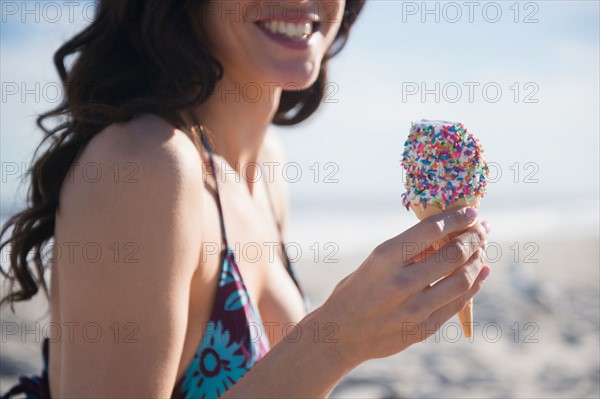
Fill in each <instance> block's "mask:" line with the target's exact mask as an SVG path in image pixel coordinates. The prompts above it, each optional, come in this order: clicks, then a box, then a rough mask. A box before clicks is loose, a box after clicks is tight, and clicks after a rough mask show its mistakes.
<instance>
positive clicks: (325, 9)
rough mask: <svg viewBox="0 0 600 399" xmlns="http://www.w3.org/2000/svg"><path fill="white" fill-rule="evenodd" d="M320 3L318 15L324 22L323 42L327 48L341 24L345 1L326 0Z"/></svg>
mask: <svg viewBox="0 0 600 399" xmlns="http://www.w3.org/2000/svg"><path fill="white" fill-rule="evenodd" d="M322 4H323V5H322V7H321V13H320V16H321V20H322V21H323V23H324V28H325V31H324V44H325V47H326V49H325V50H327V49H328V48H329V47H330V46H331V44H332V43H333V41H334V40H335V38H336V36H337V34H338V32H339V30H340V27H341V26H342V20H343V18H344V10H345V7H346V1H345V0H326V1H324V2H323V3H322Z"/></svg>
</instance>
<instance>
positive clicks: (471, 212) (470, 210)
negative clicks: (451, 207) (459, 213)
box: [465, 207, 477, 220]
mask: <svg viewBox="0 0 600 399" xmlns="http://www.w3.org/2000/svg"><path fill="white" fill-rule="evenodd" d="M465 215H467V218H468V219H469V220H475V218H476V217H477V209H475V208H471V207H468V208H467V209H466V210H465Z"/></svg>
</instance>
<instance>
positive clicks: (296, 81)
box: [265, 60, 321, 90]
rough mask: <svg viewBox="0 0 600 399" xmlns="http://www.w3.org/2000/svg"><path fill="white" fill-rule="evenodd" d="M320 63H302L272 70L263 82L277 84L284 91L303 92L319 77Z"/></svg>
mask: <svg viewBox="0 0 600 399" xmlns="http://www.w3.org/2000/svg"><path fill="white" fill-rule="evenodd" d="M320 69H321V62H320V60H319V61H318V62H316V61H304V62H298V63H294V64H293V65H290V64H289V63H288V64H287V65H285V66H281V67H280V68H277V69H276V70H272V71H271V73H269V74H268V76H269V78H267V79H265V81H270V82H278V83H279V84H280V86H281V87H282V88H283V89H284V90H303V89H306V88H308V87H310V86H311V85H312V84H313V83H315V81H316V80H317V78H318V77H319V71H320Z"/></svg>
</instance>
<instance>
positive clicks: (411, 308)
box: [404, 301, 423, 316]
mask: <svg viewBox="0 0 600 399" xmlns="http://www.w3.org/2000/svg"><path fill="white" fill-rule="evenodd" d="M422 309H423V305H422V304H421V303H419V302H417V301H410V302H408V303H407V304H406V305H405V308H404V310H405V312H406V313H407V314H408V315H411V316H417V315H419V314H420V313H421V312H422Z"/></svg>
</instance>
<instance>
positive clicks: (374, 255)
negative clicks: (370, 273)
mask: <svg viewBox="0 0 600 399" xmlns="http://www.w3.org/2000/svg"><path fill="white" fill-rule="evenodd" d="M387 252H388V250H387V248H386V243H383V244H379V245H378V246H377V247H375V249H374V250H373V251H372V252H371V256H370V258H371V263H373V264H378V263H381V262H382V261H383V260H384V259H385V258H386V253H387Z"/></svg>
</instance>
